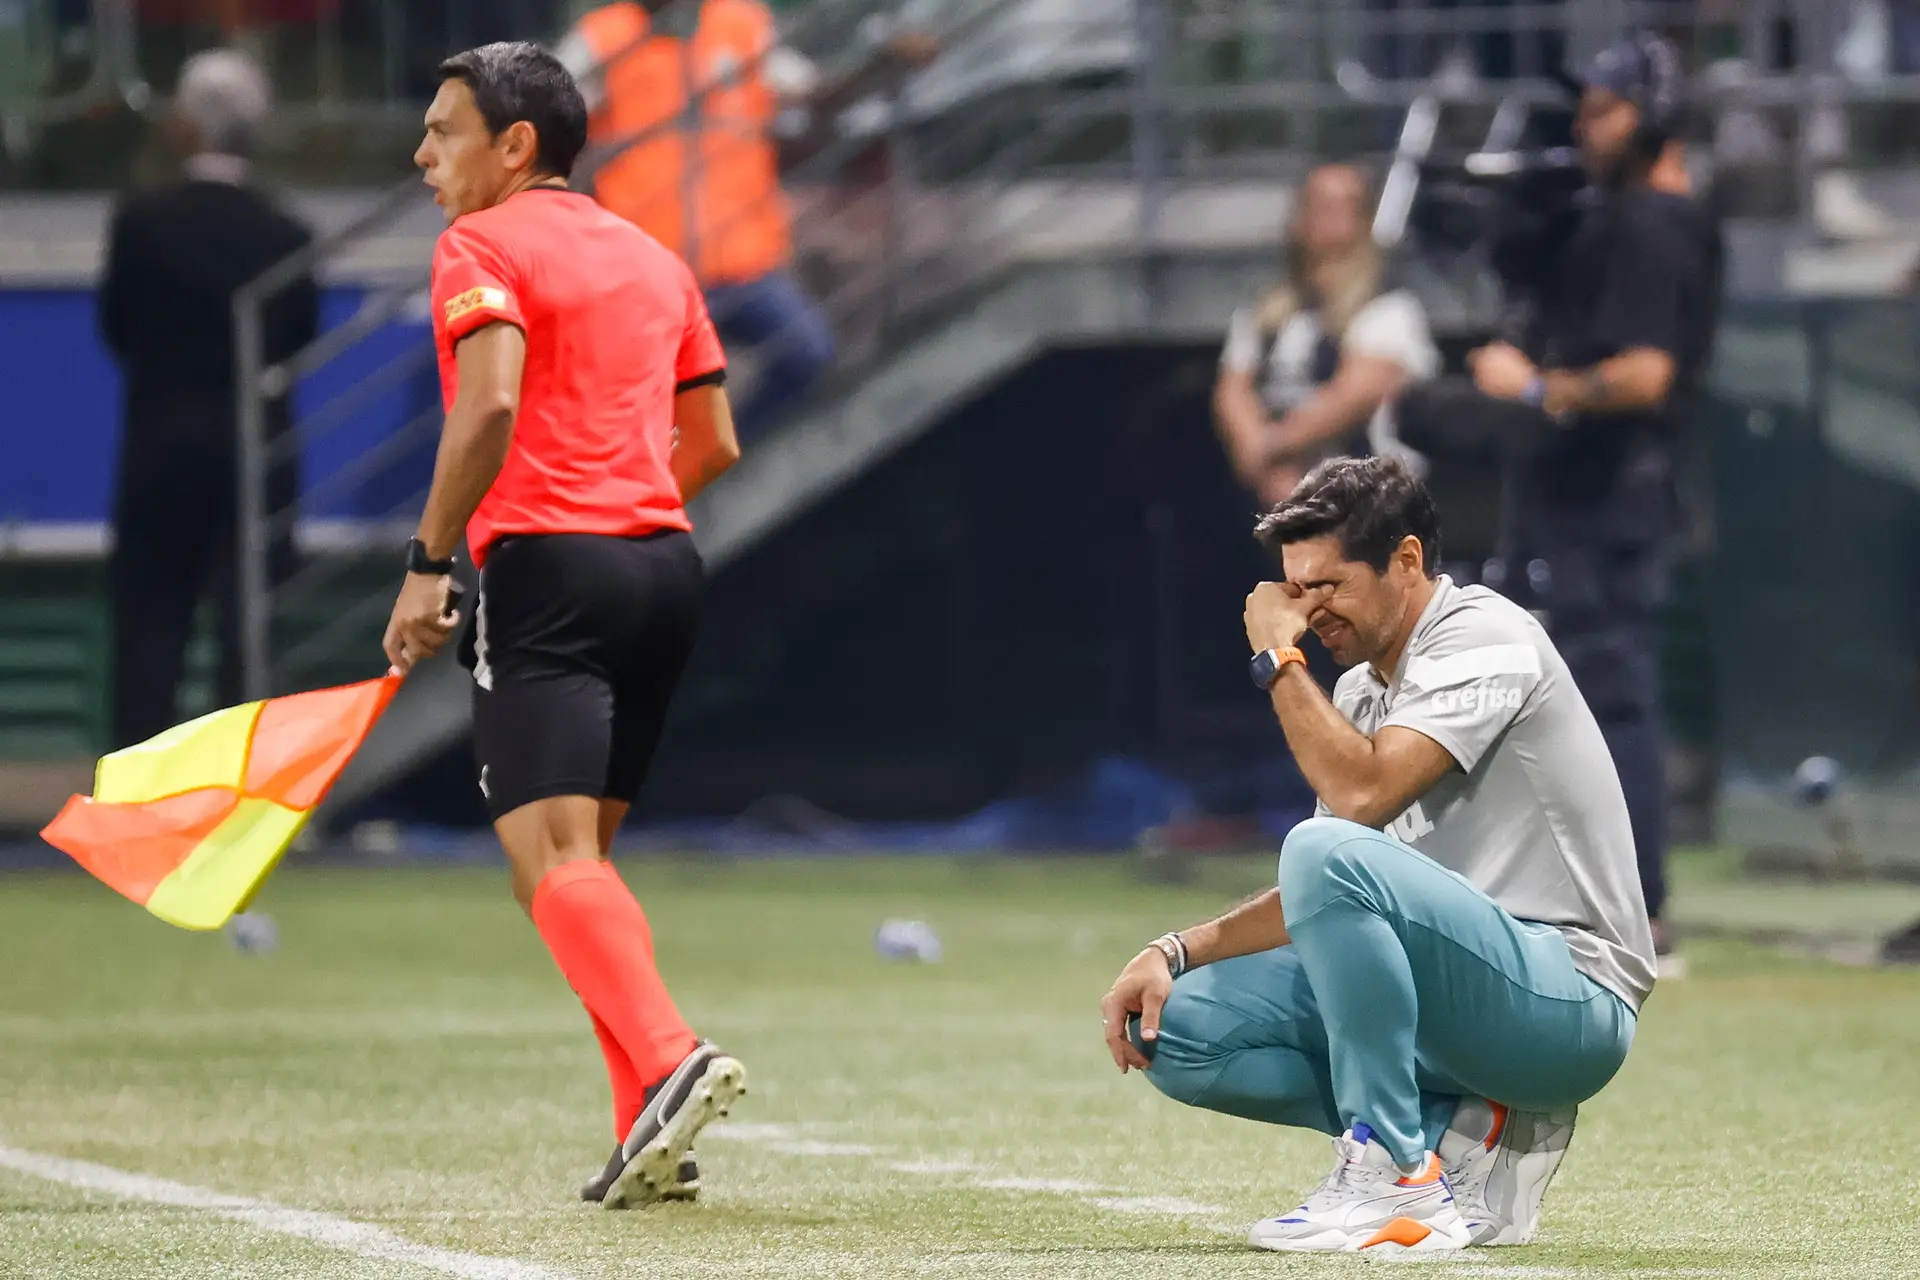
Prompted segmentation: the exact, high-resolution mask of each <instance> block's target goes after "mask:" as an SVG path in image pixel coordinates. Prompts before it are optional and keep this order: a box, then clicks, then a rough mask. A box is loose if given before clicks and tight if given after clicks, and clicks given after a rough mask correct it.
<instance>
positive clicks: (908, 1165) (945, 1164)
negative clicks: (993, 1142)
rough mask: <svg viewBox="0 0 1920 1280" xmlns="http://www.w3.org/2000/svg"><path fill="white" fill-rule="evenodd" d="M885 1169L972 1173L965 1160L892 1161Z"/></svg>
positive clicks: (971, 1168) (905, 1171)
mask: <svg viewBox="0 0 1920 1280" xmlns="http://www.w3.org/2000/svg"><path fill="white" fill-rule="evenodd" d="M887 1168H889V1169H892V1170H893V1171H895V1172H896V1173H931V1174H941V1173H972V1172H973V1170H974V1166H973V1164H972V1163H970V1162H969V1161H966V1160H892V1161H889V1162H888V1163H887Z"/></svg>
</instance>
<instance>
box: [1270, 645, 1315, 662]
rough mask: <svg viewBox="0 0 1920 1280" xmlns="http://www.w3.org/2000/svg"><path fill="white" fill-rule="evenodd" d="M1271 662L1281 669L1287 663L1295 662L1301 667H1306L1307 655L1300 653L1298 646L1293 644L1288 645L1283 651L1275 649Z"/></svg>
mask: <svg viewBox="0 0 1920 1280" xmlns="http://www.w3.org/2000/svg"><path fill="white" fill-rule="evenodd" d="M1273 660H1274V662H1275V664H1276V665H1278V666H1282V667H1284V666H1286V665H1287V664H1288V663H1289V662H1297V663H1299V664H1300V665H1301V666H1303V667H1304V666H1306V665H1307V655H1306V654H1305V653H1303V652H1302V651H1301V649H1300V646H1299V645H1295V644H1290V645H1288V646H1287V647H1286V648H1284V649H1275V650H1274V651H1273Z"/></svg>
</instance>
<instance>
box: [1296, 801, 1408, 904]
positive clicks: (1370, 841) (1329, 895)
mask: <svg viewBox="0 0 1920 1280" xmlns="http://www.w3.org/2000/svg"><path fill="white" fill-rule="evenodd" d="M1390 847H1391V846H1390V845H1389V843H1388V842H1387V841H1385V840H1383V839H1381V837H1380V833H1379V832H1378V831H1375V830H1374V829H1373V828H1372V827H1363V826H1361V825H1360V824H1359V823H1357V822H1349V821H1347V820H1346V819H1345V818H1308V819H1307V820H1306V821H1305V822H1302V823H1300V824H1299V825H1297V826H1295V827H1294V829H1293V830H1291V831H1289V832H1287V838H1286V840H1285V841H1284V842H1283V843H1282V844H1281V846H1280V880H1279V883H1280V906H1281V909H1282V910H1283V911H1284V912H1285V913H1286V918H1287V919H1288V920H1290V921H1291V920H1295V919H1299V918H1301V917H1304V916H1308V915H1311V914H1312V913H1313V912H1315V911H1317V910H1319V909H1320V908H1321V907H1323V906H1325V905H1326V904H1327V903H1329V902H1331V901H1332V900H1333V899H1335V898H1338V897H1342V896H1347V895H1351V894H1352V893H1354V892H1355V891H1356V890H1361V889H1363V888H1364V884H1363V883H1362V882H1361V880H1360V878H1359V877H1358V876H1357V875H1356V873H1357V872H1359V871H1360V870H1362V869H1363V868H1364V867H1365V865H1366V863H1367V861H1368V859H1370V858H1372V857H1376V856H1378V855H1379V854H1380V853H1381V852H1382V851H1383V850H1384V849H1387V848H1390Z"/></svg>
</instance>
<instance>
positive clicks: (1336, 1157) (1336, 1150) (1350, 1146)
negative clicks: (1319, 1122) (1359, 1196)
mask: <svg viewBox="0 0 1920 1280" xmlns="http://www.w3.org/2000/svg"><path fill="white" fill-rule="evenodd" d="M1365 1154H1366V1148H1365V1147H1363V1146H1361V1145H1360V1144H1359V1143H1357V1142H1355V1141H1354V1140H1353V1139H1351V1138H1349V1137H1347V1136H1346V1135H1345V1134H1341V1135H1340V1136H1338V1137H1336V1138H1334V1139H1333V1168H1332V1169H1330V1170H1328V1171H1327V1176H1326V1177H1324V1178H1322V1179H1320V1184H1319V1185H1318V1186H1316V1187H1315V1188H1314V1189H1313V1190H1312V1191H1310V1192H1308V1193H1307V1198H1306V1200H1304V1201H1302V1202H1301V1205H1300V1207H1301V1208H1302V1209H1305V1208H1306V1207H1307V1206H1308V1205H1309V1204H1311V1203H1313V1202H1314V1201H1315V1200H1321V1199H1334V1200H1345V1199H1348V1198H1350V1197H1351V1196H1353V1195H1354V1194H1356V1193H1357V1192H1358V1190H1359V1188H1357V1187H1354V1186H1352V1185H1350V1184H1349V1183H1348V1181H1347V1172H1348V1170H1350V1169H1353V1168H1355V1167H1357V1166H1358V1165H1359V1163H1360V1157H1361V1156H1363V1155H1365Z"/></svg>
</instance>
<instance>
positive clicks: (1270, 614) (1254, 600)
mask: <svg viewBox="0 0 1920 1280" xmlns="http://www.w3.org/2000/svg"><path fill="white" fill-rule="evenodd" d="M1332 594H1333V588H1332V587H1326V586H1316V587H1311V588H1307V587H1302V586H1300V585H1299V584H1298V583H1294V582H1263V583H1261V584H1260V585H1259V586H1257V587H1255V588H1254V589H1253V591H1252V593H1251V594H1250V595H1248V596H1247V608H1246V612H1245V614H1243V615H1242V617H1243V619H1244V620H1245V622H1246V624H1247V643H1248V644H1250V645H1252V646H1253V651H1254V652H1255V653H1265V652H1266V651H1267V650H1268V649H1285V648H1287V647H1289V646H1290V645H1295V644H1298V643H1299V642H1300V637H1301V636H1303V635H1305V634H1307V626H1308V624H1309V623H1311V622H1312V620H1313V614H1314V610H1316V609H1318V608H1319V607H1320V605H1321V604H1322V603H1323V602H1324V601H1325V600H1326V599H1327V597H1328V596H1330V595H1332Z"/></svg>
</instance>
